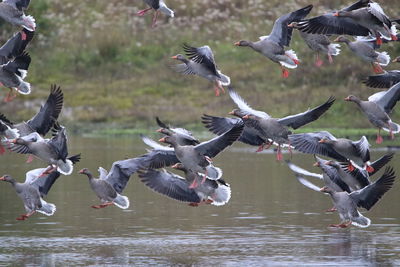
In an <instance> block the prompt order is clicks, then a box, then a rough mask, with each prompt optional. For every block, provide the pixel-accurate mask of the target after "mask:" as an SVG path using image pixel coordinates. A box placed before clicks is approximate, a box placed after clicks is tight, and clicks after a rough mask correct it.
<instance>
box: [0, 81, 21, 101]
mask: <svg viewBox="0 0 400 267" xmlns="http://www.w3.org/2000/svg"><path fill="white" fill-rule="evenodd" d="M2 85H3V84H1V85H0V86H2ZM13 90H14V89H12V88H10V91H9V92H8V94H7V96H6V98H5V99H4V102H6V103H7V102H11V101H12V100H13V99H14V98H15V97H16V96H17V95H16V94H15V95H14V94H13Z"/></svg>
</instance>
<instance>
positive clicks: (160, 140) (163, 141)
mask: <svg viewBox="0 0 400 267" xmlns="http://www.w3.org/2000/svg"><path fill="white" fill-rule="evenodd" d="M165 141H166V140H165V137H163V138H160V139H159V140H158V142H161V143H165Z"/></svg>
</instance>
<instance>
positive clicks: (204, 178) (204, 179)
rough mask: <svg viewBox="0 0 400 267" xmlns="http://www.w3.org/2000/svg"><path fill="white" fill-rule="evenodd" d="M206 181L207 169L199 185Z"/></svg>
mask: <svg viewBox="0 0 400 267" xmlns="http://www.w3.org/2000/svg"><path fill="white" fill-rule="evenodd" d="M206 179H207V169H206V171H205V172H204V177H203V179H202V180H201V184H204V182H205V181H206Z"/></svg>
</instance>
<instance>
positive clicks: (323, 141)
mask: <svg viewBox="0 0 400 267" xmlns="http://www.w3.org/2000/svg"><path fill="white" fill-rule="evenodd" d="M325 142H326V140H325V139H321V140H319V141H318V143H322V144H323V143H325Z"/></svg>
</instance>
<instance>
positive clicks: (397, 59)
mask: <svg viewBox="0 0 400 267" xmlns="http://www.w3.org/2000/svg"><path fill="white" fill-rule="evenodd" d="M392 62H393V63H395V62H400V58H398V57H397V58H395V59H393V60H392Z"/></svg>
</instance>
